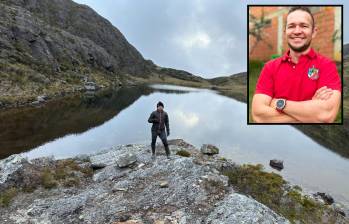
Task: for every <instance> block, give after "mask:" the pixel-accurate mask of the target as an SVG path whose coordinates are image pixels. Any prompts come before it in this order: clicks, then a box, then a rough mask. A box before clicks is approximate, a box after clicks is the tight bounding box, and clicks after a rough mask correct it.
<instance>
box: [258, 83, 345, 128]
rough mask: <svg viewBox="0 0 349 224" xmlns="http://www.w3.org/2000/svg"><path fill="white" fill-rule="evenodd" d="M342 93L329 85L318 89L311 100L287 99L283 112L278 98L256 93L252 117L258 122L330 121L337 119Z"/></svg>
mask: <svg viewBox="0 0 349 224" xmlns="http://www.w3.org/2000/svg"><path fill="white" fill-rule="evenodd" d="M340 99H341V93H340V92H339V91H337V90H332V89H330V88H327V87H325V86H324V87H321V88H320V89H318V90H317V91H316V93H315V94H314V96H313V97H312V99H311V100H307V101H291V100H287V102H286V107H285V108H284V110H283V113H280V112H278V111H277V110H276V109H275V108H276V101H277V99H273V98H272V97H270V96H268V95H265V94H255V95H254V96H253V99H252V118H253V120H254V121H255V122H257V123H330V122H333V121H334V120H335V119H336V115H337V112H338V109H339V106H340Z"/></svg>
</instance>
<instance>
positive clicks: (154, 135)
mask: <svg viewBox="0 0 349 224" xmlns="http://www.w3.org/2000/svg"><path fill="white" fill-rule="evenodd" d="M158 136H159V137H160V139H161V141H162V144H164V147H165V151H166V155H170V149H169V148H168V143H167V135H166V131H165V129H163V130H161V132H160V133H158V132H157V131H156V130H152V131H151V151H152V153H153V154H155V144H156V138H157V137H158Z"/></svg>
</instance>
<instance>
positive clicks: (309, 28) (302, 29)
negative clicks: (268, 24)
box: [285, 10, 316, 52]
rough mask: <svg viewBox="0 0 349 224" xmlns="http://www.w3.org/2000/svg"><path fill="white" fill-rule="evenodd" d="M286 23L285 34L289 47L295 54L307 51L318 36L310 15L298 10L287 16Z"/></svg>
mask: <svg viewBox="0 0 349 224" xmlns="http://www.w3.org/2000/svg"><path fill="white" fill-rule="evenodd" d="M286 22H287V23H286V30H285V32H286V39H287V43H288V46H289V47H290V48H291V49H292V50H293V51H295V52H303V51H305V50H307V49H308V48H309V46H310V43H311V40H312V38H314V37H315V34H316V29H315V28H314V29H313V22H312V19H311V16H310V15H309V13H307V12H304V11H301V10H296V11H294V12H291V13H290V14H289V15H288V16H287V20H286Z"/></svg>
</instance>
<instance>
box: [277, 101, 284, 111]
mask: <svg viewBox="0 0 349 224" xmlns="http://www.w3.org/2000/svg"><path fill="white" fill-rule="evenodd" d="M285 106H286V100H285V99H278V100H277V101H276V110H278V111H280V112H281V111H283V109H284V108H285Z"/></svg>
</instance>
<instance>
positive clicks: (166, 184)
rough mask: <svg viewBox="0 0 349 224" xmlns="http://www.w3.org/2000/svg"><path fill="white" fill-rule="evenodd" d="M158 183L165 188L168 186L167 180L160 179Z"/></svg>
mask: <svg viewBox="0 0 349 224" xmlns="http://www.w3.org/2000/svg"><path fill="white" fill-rule="evenodd" d="M159 185H160V187H161V188H166V187H168V182H167V181H161V182H160V184H159Z"/></svg>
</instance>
